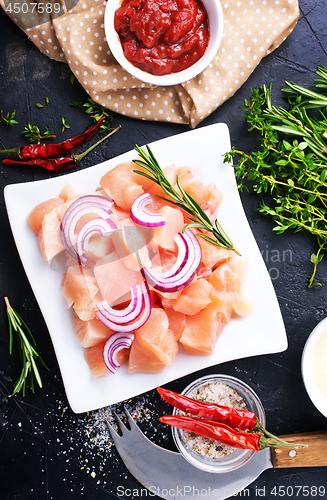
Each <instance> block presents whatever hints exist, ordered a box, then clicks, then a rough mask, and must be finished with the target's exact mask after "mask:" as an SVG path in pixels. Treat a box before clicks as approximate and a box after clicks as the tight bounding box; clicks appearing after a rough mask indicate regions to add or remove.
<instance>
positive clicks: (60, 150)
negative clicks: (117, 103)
mask: <svg viewBox="0 0 327 500" xmlns="http://www.w3.org/2000/svg"><path fill="white" fill-rule="evenodd" d="M104 119H105V117H104V116H102V117H101V118H100V119H99V120H98V121H97V123H96V124H95V125H93V127H91V128H89V129H88V130H86V131H85V132H83V134H80V135H76V136H75V137H72V138H71V139H67V141H64V142H61V143H59V144H30V145H29V146H21V147H20V148H13V149H3V150H1V151H0V153H8V154H11V155H14V156H18V157H19V158H20V159H22V160H23V159H37V158H60V157H62V156H66V155H70V154H72V153H74V152H75V151H76V150H77V149H79V148H80V147H81V146H83V144H84V143H85V142H86V141H88V140H89V139H91V137H92V136H93V135H94V134H95V133H96V132H97V131H98V130H99V128H100V126H101V123H102V122H103V120H104ZM42 168H43V167H42ZM68 168H71V167H68ZM48 170H49V169H48Z"/></svg>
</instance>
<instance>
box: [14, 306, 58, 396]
mask: <svg viewBox="0 0 327 500" xmlns="http://www.w3.org/2000/svg"><path fill="white" fill-rule="evenodd" d="M4 300H5V303H6V307H7V317H8V325H9V353H10V354H12V350H13V337H14V331H15V332H16V336H17V345H18V352H19V358H20V361H21V364H22V370H21V373H20V375H19V377H18V378H17V380H16V382H15V384H14V390H13V393H12V396H13V395H14V394H16V393H18V392H20V391H21V390H22V393H23V397H24V396H25V390H26V383H27V381H28V383H29V387H30V389H31V391H32V392H34V378H35V380H36V382H37V384H38V386H39V387H42V380H41V376H40V372H39V370H38V367H37V365H36V359H38V360H39V361H40V363H41V364H42V365H43V366H44V367H45V368H46V369H47V370H49V368H48V367H47V365H46V364H45V363H44V361H43V359H42V358H41V356H40V355H39V354H38V353H37V351H36V350H35V345H36V343H35V339H34V337H33V335H32V332H31V330H30V329H29V327H28V326H27V324H26V323H25V321H24V320H23V319H22V318H21V316H19V314H18V313H17V312H16V311H15V310H14V309H13V308H12V307H11V305H10V303H9V300H8V297H5V298H4Z"/></svg>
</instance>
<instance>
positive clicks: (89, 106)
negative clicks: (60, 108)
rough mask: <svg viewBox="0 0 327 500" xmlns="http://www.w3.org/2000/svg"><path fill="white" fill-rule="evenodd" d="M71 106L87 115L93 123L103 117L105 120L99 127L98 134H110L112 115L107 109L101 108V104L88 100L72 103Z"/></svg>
mask: <svg viewBox="0 0 327 500" xmlns="http://www.w3.org/2000/svg"><path fill="white" fill-rule="evenodd" d="M71 106H74V107H75V108H79V109H81V110H82V111H84V113H86V114H87V115H90V116H91V118H92V119H93V121H94V122H95V123H96V122H97V121H99V120H100V118H102V117H103V116H104V117H105V120H104V121H103V123H102V125H101V127H100V132H107V131H108V132H110V130H111V127H112V122H113V113H112V112H111V111H110V110H109V109H106V108H105V107H104V106H101V104H98V103H97V102H95V101H93V99H91V98H88V99H87V100H86V101H84V102H72V103H71Z"/></svg>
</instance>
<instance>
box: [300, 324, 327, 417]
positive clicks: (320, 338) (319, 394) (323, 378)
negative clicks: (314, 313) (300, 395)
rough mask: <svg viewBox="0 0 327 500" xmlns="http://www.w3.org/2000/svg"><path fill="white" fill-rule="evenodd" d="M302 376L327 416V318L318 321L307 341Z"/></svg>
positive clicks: (317, 403) (311, 395) (319, 408)
mask: <svg viewBox="0 0 327 500" xmlns="http://www.w3.org/2000/svg"><path fill="white" fill-rule="evenodd" d="M302 378H303V382H304V385H305V388H306V390H307V393H308V395H309V397H310V399H311V401H312V402H313V404H314V405H315V407H316V408H317V409H318V410H319V411H320V412H321V413H322V414H323V415H324V416H325V417H327V318H325V319H323V320H322V321H321V322H320V323H318V325H317V326H316V327H315V328H314V329H313V330H312V332H311V334H310V335H309V337H308V339H307V341H306V344H305V346H304V349H303V353H302Z"/></svg>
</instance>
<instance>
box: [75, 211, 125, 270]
mask: <svg viewBox="0 0 327 500" xmlns="http://www.w3.org/2000/svg"><path fill="white" fill-rule="evenodd" d="M116 229H117V226H116V224H115V223H114V222H113V221H112V220H111V219H101V218H99V217H98V218H96V219H91V220H89V221H88V222H87V223H86V224H84V226H83V227H82V229H81V230H80V232H79V233H78V236H77V241H76V247H75V248H76V253H77V258H78V262H79V263H80V264H82V266H85V263H86V258H85V257H83V254H84V253H85V252H86V251H87V248H88V242H89V239H90V238H91V236H94V235H95V234H100V235H101V236H102V237H103V238H106V237H108V236H109V234H110V233H112V232H113V231H115V230H116Z"/></svg>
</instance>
